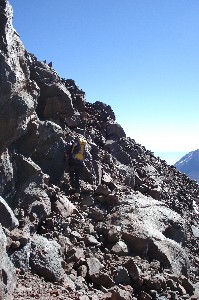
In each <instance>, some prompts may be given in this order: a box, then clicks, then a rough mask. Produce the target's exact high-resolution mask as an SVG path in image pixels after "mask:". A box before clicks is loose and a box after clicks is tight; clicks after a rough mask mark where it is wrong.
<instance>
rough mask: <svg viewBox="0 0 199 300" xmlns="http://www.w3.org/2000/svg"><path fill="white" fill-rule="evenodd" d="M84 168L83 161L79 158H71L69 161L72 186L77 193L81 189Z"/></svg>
mask: <svg viewBox="0 0 199 300" xmlns="http://www.w3.org/2000/svg"><path fill="white" fill-rule="evenodd" d="M82 169H83V161H81V160H78V159H70V160H69V162H68V171H69V176H70V182H71V186H72V188H74V189H75V192H76V193H79V191H80V180H81V175H82Z"/></svg>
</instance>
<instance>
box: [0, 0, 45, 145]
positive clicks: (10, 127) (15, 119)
mask: <svg viewBox="0 0 199 300" xmlns="http://www.w3.org/2000/svg"><path fill="white" fill-rule="evenodd" d="M12 17H13V11H12V7H11V6H10V4H9V3H8V1H3V0H2V1H1V2H0V20H1V21H0V22H1V29H0V149H1V150H2V149H5V147H6V146H8V145H9V144H10V143H11V142H13V141H14V140H16V139H17V138H18V137H19V136H20V135H22V134H23V133H24V131H25V130H26V127H27V123H28V121H29V118H30V116H31V115H32V114H33V112H34V109H35V107H36V103H37V96H38V93H39V89H38V87H37V85H36V84H35V82H33V81H31V80H30V71H29V68H28V64H27V58H26V57H27V53H26V50H25V49H24V46H23V44H22V42H21V40H20V38H19V35H18V34H17V32H16V31H15V30H14V28H13V26H12Z"/></svg>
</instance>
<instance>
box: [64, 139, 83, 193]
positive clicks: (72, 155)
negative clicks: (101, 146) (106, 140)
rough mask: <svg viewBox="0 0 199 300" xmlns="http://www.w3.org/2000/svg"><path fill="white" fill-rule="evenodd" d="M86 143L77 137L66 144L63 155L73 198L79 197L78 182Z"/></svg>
mask: <svg viewBox="0 0 199 300" xmlns="http://www.w3.org/2000/svg"><path fill="white" fill-rule="evenodd" d="M86 149H87V141H86V139H85V138H82V137H78V138H76V139H75V140H74V141H72V142H71V143H69V144H68V146H67V148H66V151H65V153H64V155H65V158H66V161H67V163H68V172H69V176H70V181H71V185H72V188H73V189H74V191H75V196H76V197H77V198H79V196H80V180H81V175H82V169H83V163H84V159H85V156H86Z"/></svg>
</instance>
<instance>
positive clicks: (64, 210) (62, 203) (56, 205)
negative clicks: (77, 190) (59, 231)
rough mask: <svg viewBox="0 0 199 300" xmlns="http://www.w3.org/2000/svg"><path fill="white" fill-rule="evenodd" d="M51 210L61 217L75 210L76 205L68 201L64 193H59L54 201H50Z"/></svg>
mask: <svg viewBox="0 0 199 300" xmlns="http://www.w3.org/2000/svg"><path fill="white" fill-rule="evenodd" d="M52 210H53V211H54V212H56V213H57V214H58V215H61V216H62V218H67V217H69V216H70V215H71V214H73V212H74V211H77V209H76V207H75V206H74V205H73V204H72V203H71V202H70V201H69V199H68V198H67V197H66V196H65V195H64V194H61V193H59V194H58V195H56V201H55V202H52Z"/></svg>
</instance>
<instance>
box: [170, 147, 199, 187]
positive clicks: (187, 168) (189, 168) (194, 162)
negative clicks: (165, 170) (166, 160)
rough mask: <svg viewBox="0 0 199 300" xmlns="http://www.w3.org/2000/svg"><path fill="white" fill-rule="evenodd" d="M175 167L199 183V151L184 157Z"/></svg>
mask: <svg viewBox="0 0 199 300" xmlns="http://www.w3.org/2000/svg"><path fill="white" fill-rule="evenodd" d="M175 167H176V169H177V170H179V171H180V172H182V173H185V174H186V175H187V176H188V177H190V178H191V179H193V180H196V181H197V182H199V149H198V150H195V151H191V152H189V153H188V154H186V155H185V156H183V157H182V158H181V159H180V160H179V161H177V162H176V163H175Z"/></svg>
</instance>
